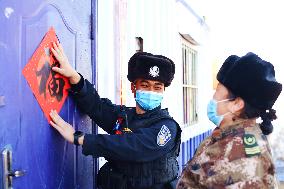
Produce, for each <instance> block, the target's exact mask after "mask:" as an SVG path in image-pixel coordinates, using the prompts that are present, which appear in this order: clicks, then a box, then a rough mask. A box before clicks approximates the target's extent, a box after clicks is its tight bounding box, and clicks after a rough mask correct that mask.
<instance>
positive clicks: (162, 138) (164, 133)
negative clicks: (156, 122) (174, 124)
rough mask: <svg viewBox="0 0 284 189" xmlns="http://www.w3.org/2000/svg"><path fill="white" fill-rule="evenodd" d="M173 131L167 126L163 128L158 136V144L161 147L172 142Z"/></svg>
mask: <svg viewBox="0 0 284 189" xmlns="http://www.w3.org/2000/svg"><path fill="white" fill-rule="evenodd" d="M171 136H172V135H171V131H170V130H169V128H168V127H167V126H165V125H163V126H162V128H161V130H160V131H159V133H158V135H157V144H158V145H159V146H165V145H166V144H167V143H168V142H169V141H170V140H171Z"/></svg>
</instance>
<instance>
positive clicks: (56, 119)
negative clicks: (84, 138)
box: [49, 110, 83, 144]
mask: <svg viewBox="0 0 284 189" xmlns="http://www.w3.org/2000/svg"><path fill="white" fill-rule="evenodd" d="M49 115H50V117H51V119H52V121H50V124H51V125H52V126H53V127H54V128H55V129H56V130H57V131H58V132H59V133H60V134H61V135H62V136H63V137H64V138H65V140H67V141H68V142H70V143H72V144H73V142H74V136H73V134H74V132H75V129H74V128H73V127H72V126H71V125H70V124H69V123H67V122H65V121H64V120H63V119H62V118H61V117H60V116H59V115H58V113H57V112H56V111H55V110H51V112H50V114H49ZM82 143H83V142H82Z"/></svg>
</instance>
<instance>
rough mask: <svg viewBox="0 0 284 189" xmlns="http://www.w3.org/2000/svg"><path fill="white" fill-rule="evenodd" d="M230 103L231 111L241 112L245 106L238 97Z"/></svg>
mask: <svg viewBox="0 0 284 189" xmlns="http://www.w3.org/2000/svg"><path fill="white" fill-rule="evenodd" d="M232 103H233V104H232V107H231V111H232V113H238V112H241V110H242V109H243V108H244V107H245V101H244V100H243V99H242V98H240V97H237V98H236V99H235V100H234V101H233V102H232Z"/></svg>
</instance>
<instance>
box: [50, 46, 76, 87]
mask: <svg viewBox="0 0 284 189" xmlns="http://www.w3.org/2000/svg"><path fill="white" fill-rule="evenodd" d="M50 49H51V51H52V53H53V55H54V56H55V58H56V59H57V60H58V62H59V64H60V68H58V67H53V68H52V70H53V71H55V72H58V73H59V74H61V75H63V76H65V77H67V78H69V81H70V83H71V84H77V83H78V82H79V81H80V79H81V76H80V75H79V74H78V73H77V72H76V70H75V69H74V68H72V66H71V65H70V63H69V61H68V58H67V56H66V55H65V53H64V50H63V48H62V45H61V44H60V43H59V42H57V43H55V42H54V43H53V48H52V47H51V48H50Z"/></svg>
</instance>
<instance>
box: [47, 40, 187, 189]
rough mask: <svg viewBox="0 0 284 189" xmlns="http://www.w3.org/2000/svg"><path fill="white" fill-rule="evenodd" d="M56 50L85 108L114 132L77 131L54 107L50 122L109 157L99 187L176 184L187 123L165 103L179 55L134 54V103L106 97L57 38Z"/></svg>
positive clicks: (96, 154) (72, 139)
mask: <svg viewBox="0 0 284 189" xmlns="http://www.w3.org/2000/svg"><path fill="white" fill-rule="evenodd" d="M51 51H52V52H53V54H54V56H55V57H56V58H57V60H58V61H59V63H60V68H58V67H54V68H52V69H53V71H55V72H58V73H60V74H62V75H64V76H66V77H68V78H69V81H70V83H71V94H72V95H73V96H74V99H75V101H76V102H77V105H78V107H79V109H80V110H81V111H82V112H84V113H86V114H87V115H89V116H90V118H91V119H93V120H94V121H95V122H96V123H97V124H98V125H99V126H100V127H101V128H102V129H104V130H105V131H106V132H107V133H109V135H108V134H98V135H93V134H84V133H82V132H80V131H75V130H74V128H73V127H72V126H71V125H70V124H68V123H66V122H65V121H64V120H63V119H62V118H61V117H60V116H59V115H58V114H57V112H56V111H53V110H52V111H51V113H50V116H51V118H52V121H51V122H50V124H51V125H52V126H53V127H54V128H55V129H57V130H58V131H59V133H60V134H61V135H62V136H63V137H64V138H65V139H66V140H68V141H69V142H70V143H74V144H75V145H82V148H83V154H84V155H92V156H93V157H95V158H97V157H105V158H106V159H107V160H108V162H107V163H106V164H105V165H104V166H103V167H102V168H101V169H100V171H99V174H98V185H99V188H102V189H114V188H115V189H117V188H126V189H134V188H135V189H146V188H147V189H149V188H153V189H156V188H157V189H158V188H159V189H164V188H170V185H174V184H173V183H175V180H176V178H177V176H178V162H177V156H178V153H179V146H180V137H181V129H180V127H179V125H178V124H177V122H176V121H175V120H174V119H173V118H172V117H170V116H169V113H168V111H167V109H161V101H162V99H163V92H164V90H165V87H168V86H169V85H170V84H171V81H172V80H173V77H174V73H175V66H174V63H173V61H172V60H170V59H169V58H167V57H164V56H161V55H153V54H150V53H146V52H138V53H135V54H134V55H133V56H132V57H131V58H130V60H129V65H128V76H127V77H128V79H129V81H130V82H131V90H132V92H133V93H134V98H135V100H136V107H135V108H128V107H125V106H120V105H115V104H112V103H111V101H110V100H108V99H104V98H100V97H99V95H98V93H97V91H96V90H95V89H94V87H93V85H92V84H91V83H90V82H89V81H88V80H86V79H85V80H84V78H83V76H82V75H80V74H78V73H77V72H76V71H75V70H74V69H73V68H72V67H71V66H70V64H69V62H68V59H67V57H66V55H65V54H64V51H63V49H62V46H61V45H60V44H58V43H57V44H54V45H53V48H51ZM173 187H175V186H173Z"/></svg>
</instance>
